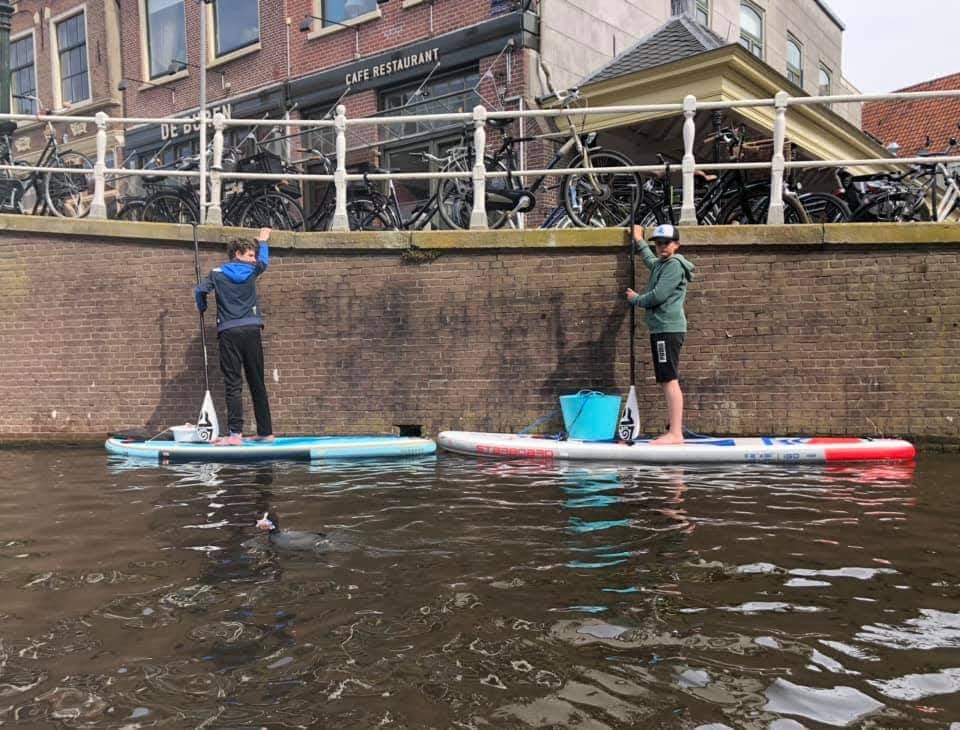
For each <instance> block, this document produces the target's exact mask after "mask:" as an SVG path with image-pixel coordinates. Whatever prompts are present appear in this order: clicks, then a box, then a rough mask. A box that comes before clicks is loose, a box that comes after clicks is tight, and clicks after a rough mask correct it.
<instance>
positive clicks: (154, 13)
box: [145, 0, 187, 79]
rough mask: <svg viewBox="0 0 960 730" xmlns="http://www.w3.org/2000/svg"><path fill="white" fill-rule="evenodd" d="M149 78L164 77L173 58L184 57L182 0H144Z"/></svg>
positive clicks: (185, 34)
mask: <svg viewBox="0 0 960 730" xmlns="http://www.w3.org/2000/svg"><path fill="white" fill-rule="evenodd" d="M145 5H146V8H145V10H146V16H147V53H148V58H149V64H150V69H149V72H150V78H151V79H155V78H157V77H158V76H164V75H165V74H166V73H167V69H168V68H169V67H170V62H171V61H174V60H181V61H183V60H185V59H186V58H187V29H186V21H185V20H184V14H183V0H145Z"/></svg>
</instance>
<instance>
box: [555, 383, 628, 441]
mask: <svg viewBox="0 0 960 730" xmlns="http://www.w3.org/2000/svg"><path fill="white" fill-rule="evenodd" d="M620 400H621V399H620V396H618V395H604V394H603V393H598V392H596V391H595V390H581V391H580V392H579V393H575V394H574V395H561V396H560V410H561V411H562V412H563V426H564V428H565V429H566V431H567V437H568V438H572V439H578V440H580V441H612V440H613V437H614V434H615V433H616V431H617V421H619V420H620Z"/></svg>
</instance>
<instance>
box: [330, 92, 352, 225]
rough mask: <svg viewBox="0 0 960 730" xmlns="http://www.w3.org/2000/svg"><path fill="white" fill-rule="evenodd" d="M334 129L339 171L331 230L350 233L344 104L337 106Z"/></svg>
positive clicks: (334, 178)
mask: <svg viewBox="0 0 960 730" xmlns="http://www.w3.org/2000/svg"><path fill="white" fill-rule="evenodd" d="M333 128H334V129H335V130H336V132H337V169H336V170H334V173H333V186H334V188H335V189H336V207H335V208H334V211H333V220H332V221H331V222H330V230H331V231H349V230H350V221H349V219H348V218H347V108H346V107H345V106H344V105H343V104H340V105H339V106H337V114H336V116H335V117H334V118H333Z"/></svg>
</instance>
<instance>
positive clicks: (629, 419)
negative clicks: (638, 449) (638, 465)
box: [617, 385, 640, 441]
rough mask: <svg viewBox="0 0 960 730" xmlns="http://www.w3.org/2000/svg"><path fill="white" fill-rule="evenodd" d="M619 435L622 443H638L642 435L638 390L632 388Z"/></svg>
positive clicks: (621, 420) (619, 426) (621, 419)
mask: <svg viewBox="0 0 960 730" xmlns="http://www.w3.org/2000/svg"><path fill="white" fill-rule="evenodd" d="M617 435H618V436H619V437H620V440H621V441H636V440H637V437H638V436H639V435H640V412H639V409H638V408H637V389H636V388H635V387H634V386H632V385H631V386H630V393H629V394H628V395H627V404H626V405H625V406H624V407H623V415H622V416H620V424H619V425H618V426H617Z"/></svg>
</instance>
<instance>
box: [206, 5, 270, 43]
mask: <svg viewBox="0 0 960 730" xmlns="http://www.w3.org/2000/svg"><path fill="white" fill-rule="evenodd" d="M213 27H214V39H215V43H216V46H215V49H216V54H217V55H218V56H223V55H226V54H227V53H230V52H231V51H236V50H238V49H240V48H244V47H246V46H250V45H253V44H254V43H257V42H259V41H260V1H259V0H217V2H216V3H214V5H213Z"/></svg>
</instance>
